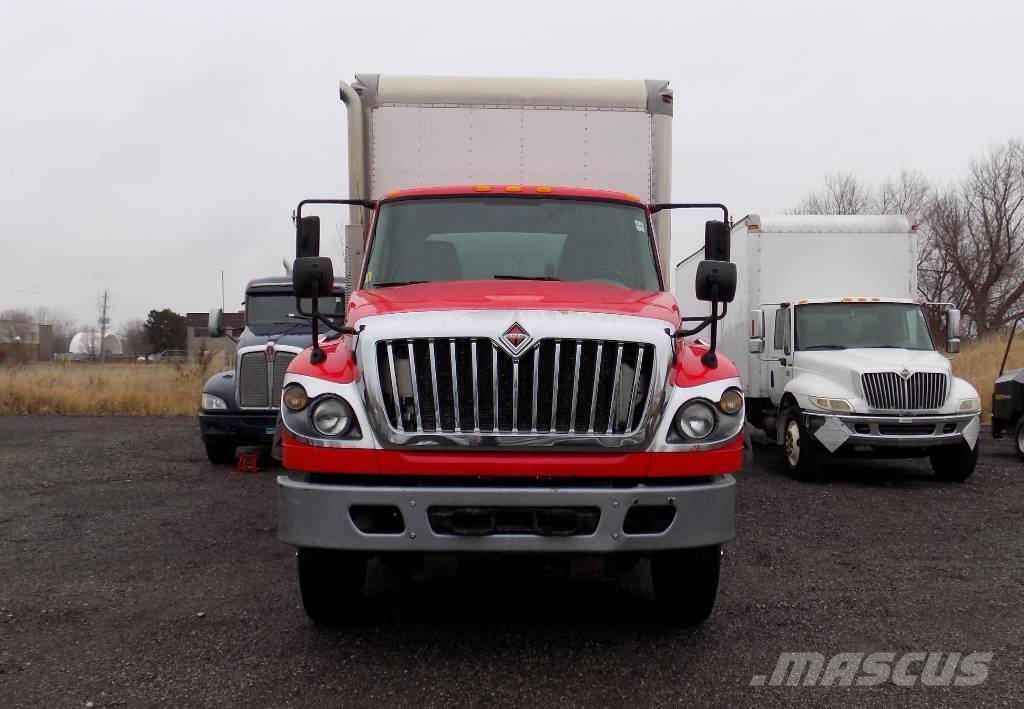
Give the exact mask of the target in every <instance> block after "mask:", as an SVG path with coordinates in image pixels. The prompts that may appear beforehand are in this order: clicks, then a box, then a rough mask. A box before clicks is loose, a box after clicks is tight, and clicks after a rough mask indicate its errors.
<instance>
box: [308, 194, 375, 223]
mask: <svg viewBox="0 0 1024 709" xmlns="http://www.w3.org/2000/svg"><path fill="white" fill-rule="evenodd" d="M306 204H348V205H354V206H356V207H364V208H366V209H373V208H374V207H376V206H377V200H375V199H304V200H302V201H301V202H299V206H298V207H296V209H295V210H294V211H293V212H292V223H293V224H297V223H298V221H299V220H300V219H302V207H303V205H306Z"/></svg>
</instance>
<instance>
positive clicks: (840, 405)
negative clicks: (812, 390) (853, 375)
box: [807, 396, 853, 414]
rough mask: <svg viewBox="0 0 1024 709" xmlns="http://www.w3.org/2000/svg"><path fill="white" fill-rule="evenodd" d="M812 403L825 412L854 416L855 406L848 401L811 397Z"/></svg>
mask: <svg viewBox="0 0 1024 709" xmlns="http://www.w3.org/2000/svg"><path fill="white" fill-rule="evenodd" d="M807 398H808V399H810V400H811V403H812V404H814V405H815V406H817V407H818V408H819V409H825V411H835V412H836V413H839V414H852V413H853V406H852V405H851V404H850V402H849V401H847V400H846V399H831V398H829V397H827V396H809V397H807Z"/></svg>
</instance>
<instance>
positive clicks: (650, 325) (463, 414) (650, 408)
mask: <svg viewBox="0 0 1024 709" xmlns="http://www.w3.org/2000/svg"><path fill="white" fill-rule="evenodd" d="M360 324H361V325H365V326H366V327H365V329H361V333H360V335H359V338H358V342H357V346H356V347H357V358H358V362H359V365H360V369H361V371H362V374H363V377H362V382H363V387H364V397H365V404H366V408H367V411H368V413H369V417H370V420H371V423H372V425H373V427H374V430H375V431H376V433H377V435H378V436H379V438H380V440H381V443H382V445H384V446H385V447H392V448H399V447H401V448H405V447H412V446H416V447H421V446H422V447H427V446H433V447H463V446H472V447H484V448H487V447H491V448H504V447H517V448H551V447H555V446H557V447H559V448H562V449H565V450H569V449H571V448H576V449H580V450H593V449H595V448H613V449H619V450H630V449H640V448H644V447H646V445H647V444H648V443H649V442H650V438H651V436H652V435H653V433H654V431H655V429H656V427H657V423H658V419H659V418H660V416H659V413H660V411H661V405H662V402H663V397H664V395H665V385H666V381H667V375H668V370H669V367H670V365H671V356H670V355H671V350H672V347H671V345H672V341H671V339H670V337H669V334H668V331H669V327H668V324H667V323H665V322H664V321H661V320H656V319H652V318H641V317H632V316H621V315H606V314H602V313H580V312H558V311H526V310H523V311H504V310H503V311H494V310H486V311H485V310H481V311H457V312H426V313H401V314H395V315H382V316H376V317H373V318H366V319H365V320H363V321H361V322H360Z"/></svg>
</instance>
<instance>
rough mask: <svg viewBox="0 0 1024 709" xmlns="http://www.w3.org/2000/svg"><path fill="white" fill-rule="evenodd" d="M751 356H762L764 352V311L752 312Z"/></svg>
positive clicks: (749, 349)
mask: <svg viewBox="0 0 1024 709" xmlns="http://www.w3.org/2000/svg"><path fill="white" fill-rule="evenodd" d="M748 351H749V352H750V354H761V353H762V352H764V311H763V310H751V311H750V345H749V348H748Z"/></svg>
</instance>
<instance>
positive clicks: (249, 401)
mask: <svg viewBox="0 0 1024 709" xmlns="http://www.w3.org/2000/svg"><path fill="white" fill-rule="evenodd" d="M344 303H345V285H344V283H342V282H336V283H335V286H334V294H333V295H332V296H331V297H328V298H320V299H319V302H318V305H319V309H320V312H322V313H323V312H326V313H331V314H334V313H337V314H343V312H344ZM309 305H310V304H308V303H307V304H304V307H303V308H302V310H304V311H306V312H309ZM222 318H223V312H222V310H220V309H217V310H215V311H213V312H212V313H210V323H209V328H208V330H209V336H210V337H222V336H224V335H225V333H224V332H223V330H222V328H221V322H222ZM310 331H311V328H310V323H309V319H308V318H307V317H305V316H303V315H300V314H299V310H297V309H296V303H295V296H294V292H293V290H292V279H291V276H273V277H268V278H256V279H253V280H251V281H249V283H248V285H246V287H245V329H244V330H243V331H242V334H241V335H240V336H239V338H238V340H237V345H236V350H235V368H234V369H229V370H227V371H225V372H220V373H219V374H215V375H213V376H212V377H210V379H209V380H207V382H206V384H205V385H204V386H203V395H202V399H201V402H200V408H199V430H200V433H201V434H202V437H203V444H204V445H205V446H206V455H207V457H208V458H209V459H210V461H211V462H213V463H232V462H233V461H234V459H235V449H236V448H237V447H238V446H263V445H266V446H269V445H271V443H272V442H273V439H274V431H275V428H276V425H277V413H278V409H279V408H280V402H281V383H282V382H283V381H284V374H285V372H286V371H287V370H288V365H289V364H290V363H291V361H292V358H293V357H295V355H297V354H298V353H299V352H302V350H304V349H306V348H307V347H309V338H310Z"/></svg>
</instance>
